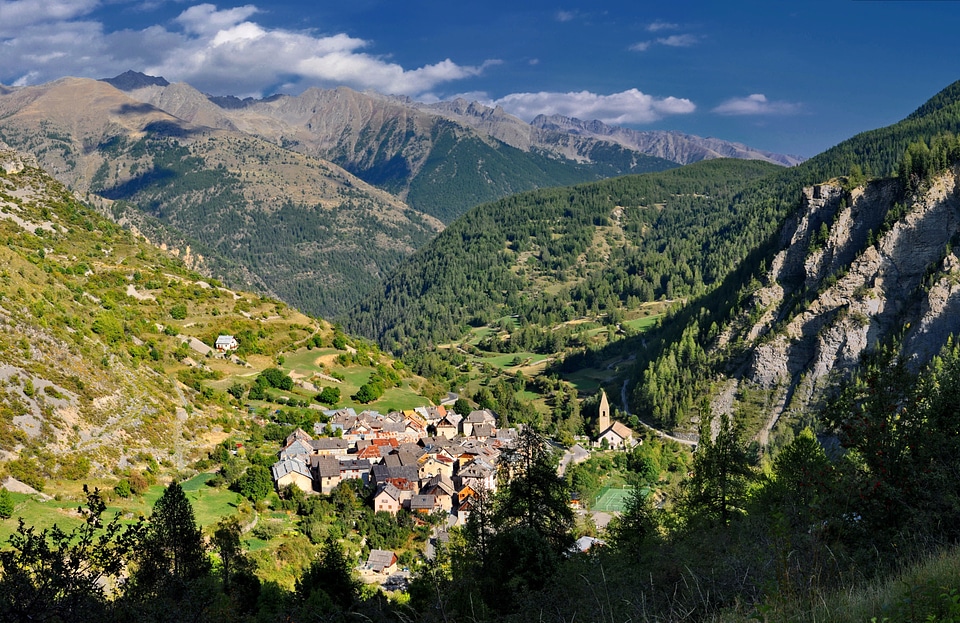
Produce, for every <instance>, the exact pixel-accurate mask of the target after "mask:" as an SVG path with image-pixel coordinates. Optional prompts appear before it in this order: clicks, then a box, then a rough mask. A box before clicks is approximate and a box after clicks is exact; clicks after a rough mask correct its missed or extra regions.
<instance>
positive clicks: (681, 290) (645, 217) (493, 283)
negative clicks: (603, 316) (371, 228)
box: [346, 160, 779, 351]
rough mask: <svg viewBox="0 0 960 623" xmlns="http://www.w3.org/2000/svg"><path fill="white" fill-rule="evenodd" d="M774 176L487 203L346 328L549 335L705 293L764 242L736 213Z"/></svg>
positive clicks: (644, 183)
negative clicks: (750, 189) (497, 328)
mask: <svg viewBox="0 0 960 623" xmlns="http://www.w3.org/2000/svg"><path fill="white" fill-rule="evenodd" d="M778 170H779V167H776V166H774V165H770V164H767V163H764V162H757V161H739V160H713V161H706V162H702V163H698V164H694V165H688V166H686V167H683V168H680V169H675V170H671V171H667V172H663V173H654V174H646V175H640V176H627V177H622V178H617V179H614V180H608V181H604V182H598V183H594V184H587V185H583V186H576V187H572V188H563V189H545V190H541V191H534V192H529V193H523V194H520V195H515V196H513V197H509V198H507V199H503V200H501V201H498V202H495V203H491V204H486V205H483V206H479V207H477V208H475V209H474V210H472V211H471V212H469V213H468V214H466V215H464V216H463V217H462V218H461V219H459V220H457V221H456V222H454V223H453V224H452V225H451V226H450V227H448V228H447V229H446V230H445V231H444V232H443V233H442V234H441V235H440V236H438V237H437V239H436V240H435V241H434V242H432V243H431V244H430V245H429V246H428V247H427V248H425V249H423V250H422V251H420V252H418V253H417V254H415V255H414V256H413V257H411V258H410V259H409V260H408V261H406V262H404V264H403V265H402V266H401V267H400V268H399V269H398V270H397V271H396V273H394V274H393V276H391V277H390V278H389V279H388V280H387V282H386V286H385V288H384V291H383V292H382V293H381V294H379V295H377V296H376V297H373V298H371V299H369V300H367V301H365V302H364V303H362V304H361V305H360V306H359V307H358V308H357V309H356V310H354V311H353V312H352V313H351V314H350V315H349V316H348V319H347V321H346V326H347V327H348V328H349V329H350V330H351V331H355V332H357V333H360V334H362V335H366V336H368V337H371V338H375V339H378V340H380V342H381V344H382V345H383V346H384V347H385V348H389V349H392V350H398V351H399V350H405V349H409V348H416V347H418V346H425V345H427V344H431V343H437V342H442V341H447V340H451V339H457V338H459V337H460V336H462V335H463V334H464V332H465V331H467V329H468V328H469V326H471V325H473V326H479V325H483V324H486V323H488V322H490V321H492V320H495V319H496V318H498V317H500V316H503V315H512V314H516V315H519V316H520V317H521V318H523V319H524V321H526V322H530V323H533V324H540V325H544V326H546V327H551V326H553V325H555V324H557V323H559V322H562V321H566V320H572V319H573V318H576V317H579V316H583V315H585V314H587V313H588V312H590V313H593V314H597V313H607V312H611V311H614V310H618V309H621V308H635V307H636V306H637V305H639V304H640V303H642V302H645V301H653V300H656V299H660V298H666V299H674V298H681V297H689V296H693V295H696V294H699V293H701V292H703V291H704V290H705V289H706V288H708V287H709V286H710V285H712V284H713V283H714V282H716V280H717V279H719V278H722V276H723V275H724V274H725V273H726V271H727V270H728V269H729V266H730V265H731V263H732V262H734V261H736V259H737V258H739V257H742V256H743V255H745V254H746V253H747V252H748V250H749V249H750V248H752V247H754V246H756V245H757V244H759V243H760V242H761V241H762V235H763V232H762V231H761V232H757V231H755V230H752V229H750V228H737V229H734V227H735V225H734V223H735V222H736V219H737V218H742V216H740V215H738V214H736V213H735V212H733V211H732V210H730V209H728V206H729V205H730V202H731V200H732V198H733V197H734V196H735V195H736V194H737V193H739V192H740V191H741V189H742V188H743V187H744V186H745V185H747V184H748V183H750V182H751V181H754V180H756V179H758V178H763V177H765V176H769V175H771V174H774V173H775V172H776V171H778ZM727 232H734V233H732V234H730V235H727ZM758 234H759V235H758Z"/></svg>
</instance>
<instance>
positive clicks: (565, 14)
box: [557, 11, 577, 22]
mask: <svg viewBox="0 0 960 623" xmlns="http://www.w3.org/2000/svg"><path fill="white" fill-rule="evenodd" d="M576 16H577V13H576V11H557V21H558V22H569V21H572V20H573V19H574V18H575V17H576Z"/></svg>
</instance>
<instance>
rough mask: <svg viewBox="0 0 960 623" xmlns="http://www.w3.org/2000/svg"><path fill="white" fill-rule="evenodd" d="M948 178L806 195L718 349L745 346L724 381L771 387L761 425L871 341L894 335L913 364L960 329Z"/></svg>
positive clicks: (837, 373) (956, 203)
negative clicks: (915, 185) (915, 186)
mask: <svg viewBox="0 0 960 623" xmlns="http://www.w3.org/2000/svg"><path fill="white" fill-rule="evenodd" d="M958 176H960V171H958V169H956V168H954V170H953V171H951V172H949V173H947V174H944V175H942V176H940V177H938V178H936V179H935V180H934V181H933V182H932V183H931V184H929V186H928V187H926V188H924V189H923V191H922V192H918V193H915V194H911V195H908V196H906V197H903V195H902V191H901V189H900V184H899V182H897V181H896V180H881V181H875V182H871V183H869V184H867V185H866V186H860V187H858V188H853V189H844V188H843V187H842V186H841V185H840V183H839V182H835V183H829V184H822V185H819V186H814V187H811V188H807V189H805V190H804V192H803V198H802V207H801V209H800V210H799V211H798V212H797V214H795V215H794V216H793V217H792V218H791V219H790V220H789V222H788V223H787V224H786V225H785V227H784V228H783V230H782V232H781V238H780V244H781V250H780V252H779V253H777V254H776V256H775V257H774V259H773V261H772V262H771V265H770V267H769V270H768V271H767V273H766V276H765V279H763V280H762V283H761V284H760V285H759V287H757V288H756V289H755V291H754V292H753V293H752V294H751V296H750V298H749V300H748V301H747V305H746V306H745V311H744V312H743V313H742V314H741V315H740V317H739V318H737V320H736V321H735V322H734V323H732V325H731V326H730V327H729V328H728V330H727V331H726V332H724V333H723V334H722V335H721V337H720V339H719V341H718V345H717V346H718V347H720V348H725V347H730V345H732V344H745V345H746V346H747V347H746V349H745V350H744V351H743V353H744V357H741V358H740V359H739V361H740V363H739V365H738V366H736V367H735V368H734V369H731V370H730V371H729V378H731V379H734V380H735V381H736V382H738V383H743V382H745V383H748V384H751V385H752V386H755V387H759V388H763V389H765V390H767V391H769V392H771V400H770V401H769V404H772V405H774V406H773V407H771V408H770V409H769V412H768V413H767V414H766V416H767V426H766V427H765V428H766V430H769V429H770V428H772V427H773V425H774V424H775V423H776V421H777V420H778V419H779V418H780V417H781V416H783V415H785V414H787V413H794V412H799V411H802V410H803V409H805V408H806V407H807V406H809V405H810V404H811V402H813V401H816V400H817V399H818V398H819V397H820V396H821V395H822V390H823V389H824V388H826V387H828V386H829V385H830V384H831V383H832V382H833V381H835V380H837V379H840V378H843V377H844V376H845V375H846V373H847V372H849V371H850V370H851V368H852V367H853V366H855V365H856V364H857V363H858V361H859V360H860V357H861V355H862V354H863V353H864V352H866V351H868V350H870V349H872V348H874V347H876V346H877V345H878V344H880V343H881V342H884V341H887V340H890V339H892V338H894V337H899V338H900V339H901V341H902V347H903V354H904V356H905V357H907V359H908V360H909V361H910V362H911V364H912V365H914V366H918V365H920V364H923V363H925V362H927V361H929V360H930V359H931V357H933V355H935V354H936V353H937V352H938V351H939V350H940V348H941V347H942V346H943V345H944V344H945V343H946V340H947V338H948V337H949V336H950V335H951V334H953V335H956V334H958V333H960V259H958V258H957V255H956V254H955V253H954V251H953V250H952V247H951V243H953V242H956V240H957V237H958V233H960V178H958ZM762 436H763V435H762V434H761V437H762Z"/></svg>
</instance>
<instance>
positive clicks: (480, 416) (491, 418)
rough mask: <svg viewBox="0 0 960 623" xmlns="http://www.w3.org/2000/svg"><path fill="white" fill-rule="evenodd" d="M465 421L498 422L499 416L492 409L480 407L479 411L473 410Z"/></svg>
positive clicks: (474, 422)
mask: <svg viewBox="0 0 960 623" xmlns="http://www.w3.org/2000/svg"><path fill="white" fill-rule="evenodd" d="M464 422H469V423H471V424H484V423H487V424H495V423H496V422H497V417H496V416H495V415H494V414H493V411H491V410H490V409H480V410H478V411H471V412H470V415H468V416H467V417H466V419H465V420H464Z"/></svg>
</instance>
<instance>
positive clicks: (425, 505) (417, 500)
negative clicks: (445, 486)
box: [410, 495, 437, 511]
mask: <svg viewBox="0 0 960 623" xmlns="http://www.w3.org/2000/svg"><path fill="white" fill-rule="evenodd" d="M436 507H437V496H435V495H415V496H413V497H412V498H410V510H412V511H418V510H428V511H432V510H433V509H434V508H436Z"/></svg>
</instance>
